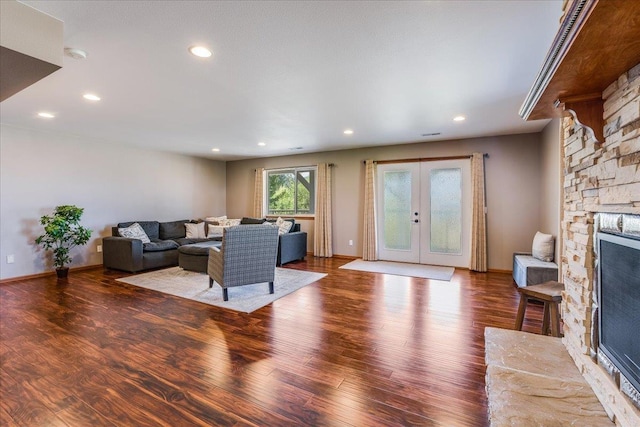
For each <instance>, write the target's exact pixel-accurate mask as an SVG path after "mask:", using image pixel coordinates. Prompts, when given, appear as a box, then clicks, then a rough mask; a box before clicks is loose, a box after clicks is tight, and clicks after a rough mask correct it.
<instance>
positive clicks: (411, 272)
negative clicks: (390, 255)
mask: <svg viewBox="0 0 640 427" xmlns="http://www.w3.org/2000/svg"><path fill="white" fill-rule="evenodd" d="M340 268H345V269H347V270H359V271H368V272H370V273H383V274H394V275H396V276H411V277H421V278H423V279H435V280H445V281H449V280H451V277H453V272H454V271H455V269H454V268H453V267H440V266H437V265H424V264H409V263H404V262H391V261H363V260H361V259H357V260H355V261H351V262H350V263H348V264H345V265H343V266H342V267H340Z"/></svg>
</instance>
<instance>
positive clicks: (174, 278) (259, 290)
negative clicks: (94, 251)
mask: <svg viewBox="0 0 640 427" xmlns="http://www.w3.org/2000/svg"><path fill="white" fill-rule="evenodd" d="M324 276H326V274H324V273H314V272H310V271H301V270H290V269H287V268H276V279H275V281H274V288H275V289H274V294H273V295H271V294H269V284H268V283H267V282H265V283H257V284H255V285H246V286H238V287H233V288H229V301H223V300H222V288H221V287H220V286H219V285H218V284H217V283H215V282H214V283H213V288H209V276H208V275H207V274H204V273H197V272H194V271H185V270H183V269H182V268H180V267H171V268H166V269H164V270H157V271H152V272H149V273H143V274H137V275H135V276H129V277H123V278H122V279H117V281H119V282H124V283H128V284H130V285H135V286H140V287H142V288H147V289H153V290H154V291H158V292H164V293H166V294H171V295H175V296H178V297H182V298H187V299H191V300H194V301H199V302H203V303H205V304H209V305H215V306H217V307H223V308H228V309H231V310H236V311H242V312H245V313H251V312H252V311H255V310H257V309H259V308H261V307H264V306H265V305H267V304H270V303H272V302H273V301H275V300H277V299H278V298H281V297H283V296H285V295H288V294H290V293H292V292H295V291H297V290H298V289H300V288H302V287H304V286H307V285H309V284H311V283H313V282H315V281H317V280H320V279H322V278H323V277H324Z"/></svg>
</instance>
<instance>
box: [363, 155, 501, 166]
mask: <svg viewBox="0 0 640 427" xmlns="http://www.w3.org/2000/svg"><path fill="white" fill-rule="evenodd" d="M482 155H483V156H484V157H489V154H487V153H483V154H482ZM471 157H473V155H472V154H468V155H466V156H446V157H418V158H415V159H397V160H374V161H373V163H375V164H378V165H387V164H392V163H416V162H436V161H438V160H460V159H470V158H471ZM366 162H367V161H366V160H363V161H362V163H366Z"/></svg>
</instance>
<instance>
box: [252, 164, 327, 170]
mask: <svg viewBox="0 0 640 427" xmlns="http://www.w3.org/2000/svg"><path fill="white" fill-rule="evenodd" d="M314 166H318V165H310V166H293V167H290V168H272V169H267V168H265V169H264V170H266V171H268V170H278V169H299V168H311V167H314ZM327 166H329V167H330V168H332V167H334V166H335V165H334V164H333V163H328V164H327ZM257 170H258V169H254V170H253V171H254V172H255V171H257Z"/></svg>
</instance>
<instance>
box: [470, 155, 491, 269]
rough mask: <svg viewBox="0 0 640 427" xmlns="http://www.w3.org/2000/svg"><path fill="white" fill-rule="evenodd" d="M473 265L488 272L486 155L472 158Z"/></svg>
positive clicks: (471, 266) (474, 267) (473, 267)
mask: <svg viewBox="0 0 640 427" xmlns="http://www.w3.org/2000/svg"><path fill="white" fill-rule="evenodd" d="M471 199H472V211H471V264H470V265H469V269H470V270H473V271H479V272H486V271H487V216H486V213H485V211H486V209H485V190H484V154H482V153H473V156H472V157H471Z"/></svg>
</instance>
